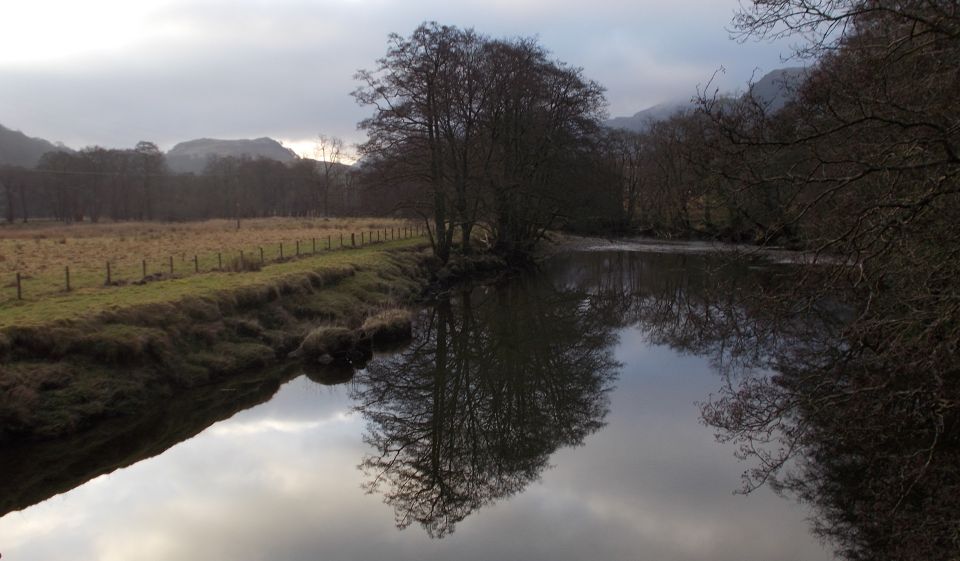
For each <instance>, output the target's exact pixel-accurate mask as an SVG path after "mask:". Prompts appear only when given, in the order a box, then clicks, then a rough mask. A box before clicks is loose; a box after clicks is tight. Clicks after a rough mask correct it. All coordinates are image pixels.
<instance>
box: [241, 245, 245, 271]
mask: <svg viewBox="0 0 960 561" xmlns="http://www.w3.org/2000/svg"><path fill="white" fill-rule="evenodd" d="M243 268H244V263H243V250H242V249H241V250H240V270H241V271H242V270H243Z"/></svg>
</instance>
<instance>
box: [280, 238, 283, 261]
mask: <svg viewBox="0 0 960 561" xmlns="http://www.w3.org/2000/svg"><path fill="white" fill-rule="evenodd" d="M280 259H283V242H280Z"/></svg>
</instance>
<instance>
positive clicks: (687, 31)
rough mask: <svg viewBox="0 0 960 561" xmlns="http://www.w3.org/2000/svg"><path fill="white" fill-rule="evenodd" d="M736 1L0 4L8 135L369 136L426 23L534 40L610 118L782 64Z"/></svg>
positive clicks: (124, 141)
mask: <svg viewBox="0 0 960 561" xmlns="http://www.w3.org/2000/svg"><path fill="white" fill-rule="evenodd" d="M737 6H738V1H737V0H671V1H664V0H592V1H578V2H573V1H567V0H483V1H474V0H459V1H458V0H405V1H399V0H269V1H268V0H229V1H228V0H86V1H82V2H81V1H77V0H0V124H3V125H5V126H7V127H9V128H14V129H19V130H22V131H23V132H25V133H26V134H28V135H30V136H39V137H42V138H46V139H48V140H53V141H62V142H64V143H66V144H67V145H69V146H71V147H73V148H82V147H84V146H90V145H101V146H106V147H132V146H133V145H134V144H135V143H136V142H137V141H139V140H151V141H154V142H156V143H157V144H159V145H160V147H161V148H164V149H169V148H170V147H172V146H173V145H174V144H176V143H177V142H179V141H182V140H188V139H191V138H199V137H212V138H253V137H260V136H270V137H273V138H276V139H280V140H282V141H283V142H284V143H285V144H287V145H288V146H291V147H293V148H294V149H296V150H297V151H298V152H301V153H302V154H303V153H307V152H309V147H310V146H311V145H312V139H314V138H316V136H317V135H318V134H319V133H323V134H327V135H336V136H340V137H342V138H344V139H345V140H347V141H348V142H357V141H359V140H361V139H362V133H360V132H358V131H357V130H356V123H357V122H358V121H359V120H360V119H362V118H363V117H365V116H366V115H367V114H368V112H369V110H368V109H366V108H362V107H359V106H357V105H356V104H355V102H354V101H353V98H351V97H350V95H349V93H350V92H351V91H352V90H353V89H354V88H355V87H356V85H357V84H356V82H355V81H354V80H353V75H354V73H355V72H356V70H357V69H359V68H373V67H374V66H375V61H376V59H377V58H378V57H380V56H382V55H383V54H384V52H385V50H386V36H387V34H388V33H390V32H398V33H401V34H405V35H406V34H409V32H410V31H412V30H413V29H414V28H415V27H416V26H417V25H418V24H419V23H421V22H423V21H425V20H435V21H438V22H440V23H442V24H452V25H456V26H459V27H474V28H475V29H476V30H477V31H479V32H481V33H484V34H487V35H491V36H495V37H503V36H519V35H522V36H537V37H539V39H540V41H541V43H542V44H543V45H544V46H545V47H547V48H548V49H550V50H551V51H552V52H553V53H554V55H555V56H556V58H558V59H560V60H562V61H565V62H567V63H569V64H571V65H575V66H580V67H583V69H584V72H585V74H586V76H587V77H589V78H592V79H594V80H597V81H598V82H600V83H601V84H603V85H604V86H605V87H606V88H607V99H608V101H609V112H610V114H611V116H622V115H632V114H633V113H635V112H637V111H639V110H641V109H645V108H647V107H649V106H651V105H654V104H656V103H660V102H663V101H668V100H674V99H685V98H689V97H690V96H692V95H693V94H694V93H695V92H696V88H697V86H698V85H702V84H705V83H706V82H707V81H708V80H709V79H710V78H711V76H712V75H713V74H714V72H715V71H717V70H718V69H719V68H720V67H723V68H724V69H725V73H724V74H723V75H722V76H721V77H720V78H719V82H718V83H719V85H720V87H721V88H722V89H723V90H735V89H738V88H739V89H742V88H743V86H744V84H745V83H746V81H747V80H748V79H749V78H750V76H751V74H753V73H754V71H756V70H759V71H760V72H761V73H763V72H766V71H769V70H772V69H774V68H778V67H781V66H785V64H783V63H782V62H781V58H780V56H781V54H785V53H786V50H787V49H786V46H783V45H771V44H769V43H765V42H764V43H755V42H751V43H746V44H739V43H737V42H735V41H732V40H731V39H730V38H729V33H728V32H727V31H726V27H728V26H729V22H730V19H731V16H732V15H733V12H734V10H735V9H736V8H737Z"/></svg>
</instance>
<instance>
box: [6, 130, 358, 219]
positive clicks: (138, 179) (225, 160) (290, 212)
mask: <svg viewBox="0 0 960 561" xmlns="http://www.w3.org/2000/svg"><path fill="white" fill-rule="evenodd" d="M317 146H318V158H319V159H318V160H313V159H309V158H302V159H298V160H294V161H292V162H290V163H288V164H284V163H281V162H279V161H276V160H272V159H269V158H263V157H258V158H251V157H246V156H244V157H234V156H216V155H211V156H210V157H209V158H208V160H207V164H206V167H205V168H204V170H203V173H201V174H199V175H197V174H193V173H179V174H178V173H173V172H171V171H170V169H169V168H168V166H167V163H166V158H165V155H164V154H163V152H162V151H160V149H159V148H157V146H156V145H155V144H153V143H152V142H139V143H137V145H136V147H134V148H133V149H106V148H101V147H98V146H95V147H91V148H86V149H84V150H81V151H79V152H67V151H53V152H48V153H46V154H44V155H43V157H42V158H41V159H40V162H39V163H38V164H37V166H36V167H35V168H33V169H27V168H23V167H16V166H4V167H0V190H2V195H0V208H3V211H4V212H3V217H4V218H5V219H6V221H7V222H14V221H18V220H20V221H23V222H26V221H28V220H29V219H30V218H53V219H55V220H60V221H63V222H67V223H70V222H82V221H84V220H89V221H91V222H98V221H100V220H101V219H110V220H198V219H206V218H243V217H262V216H308V215H309V216H331V215H345V214H357V213H360V212H362V210H363V209H362V204H363V197H362V194H361V189H360V188H359V182H358V181H357V179H356V178H357V173H356V172H355V171H354V170H353V169H352V167H351V166H348V165H346V164H345V163H343V142H342V141H341V140H339V139H336V138H327V137H321V138H320V140H319V141H318V144H317Z"/></svg>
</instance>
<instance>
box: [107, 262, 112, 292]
mask: <svg viewBox="0 0 960 561" xmlns="http://www.w3.org/2000/svg"><path fill="white" fill-rule="evenodd" d="M106 284H107V286H110V284H111V282H110V262H109V261H107V283H106Z"/></svg>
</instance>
